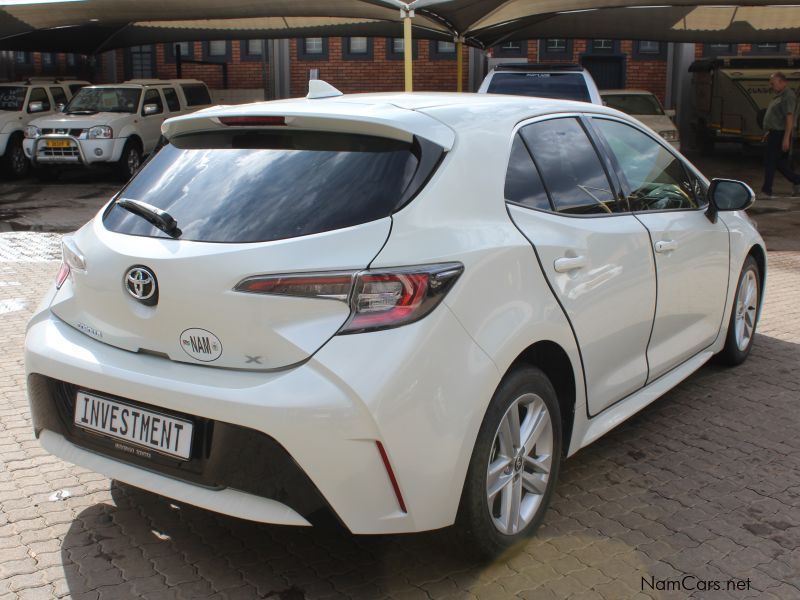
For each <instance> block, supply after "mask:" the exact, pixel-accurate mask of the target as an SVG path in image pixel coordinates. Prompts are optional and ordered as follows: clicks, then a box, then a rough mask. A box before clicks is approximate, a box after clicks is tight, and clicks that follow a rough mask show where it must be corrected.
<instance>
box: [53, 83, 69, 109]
mask: <svg viewBox="0 0 800 600" xmlns="http://www.w3.org/2000/svg"><path fill="white" fill-rule="evenodd" d="M50 94H52V96H53V102H55V103H56V104H63V105H64V106H66V105H67V93H66V92H65V91H64V90H63V88H60V87H51V88H50Z"/></svg>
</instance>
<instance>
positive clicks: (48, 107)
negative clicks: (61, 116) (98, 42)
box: [0, 78, 91, 177]
mask: <svg viewBox="0 0 800 600" xmlns="http://www.w3.org/2000/svg"><path fill="white" fill-rule="evenodd" d="M87 85H91V84H90V83H89V82H88V81H78V80H76V79H53V78H41V79H35V78H31V79H28V80H27V81H16V82H12V83H3V84H0V157H2V162H3V167H4V170H5V171H6V173H7V174H9V175H11V176H12V177H22V176H23V175H26V174H27V173H28V169H29V167H30V163H29V162H28V159H27V158H26V157H25V154H24V152H23V150H22V140H23V135H24V132H25V127H27V125H28V123H30V121H31V120H32V119H35V118H37V117H41V116H43V115H50V114H53V113H55V112H56V111H57V110H60V109H61V108H63V107H64V106H65V105H66V104H67V102H69V99H70V98H72V96H73V94H75V92H77V91H78V90H79V89H81V88H82V87H84V86H87Z"/></svg>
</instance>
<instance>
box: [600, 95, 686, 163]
mask: <svg viewBox="0 0 800 600" xmlns="http://www.w3.org/2000/svg"><path fill="white" fill-rule="evenodd" d="M600 97H601V98H602V99H603V104H605V105H606V106H610V107H611V108H615V109H617V110H620V111H622V112H624V113H627V114H629V115H630V116H632V117H636V118H637V119H639V120H640V121H641V122H642V123H644V124H645V125H647V126H648V127H649V128H650V129H652V130H653V131H655V132H656V133H658V135H660V136H661V137H662V138H664V139H665V140H666V141H668V142H669V143H670V144H672V146H673V147H674V148H675V149H676V150H680V148H681V139H680V134H679V133H678V128H677V126H676V125H675V122H674V121H673V120H672V119H674V118H675V111H674V110H665V109H664V106H663V105H662V104H661V101H660V100H659V99H658V97H657V96H656V95H655V94H653V93H652V92H648V91H647V90H603V91H602V92H600Z"/></svg>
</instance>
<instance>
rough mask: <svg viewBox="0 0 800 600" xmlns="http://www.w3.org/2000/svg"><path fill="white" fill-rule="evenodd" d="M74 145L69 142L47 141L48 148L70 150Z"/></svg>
mask: <svg viewBox="0 0 800 600" xmlns="http://www.w3.org/2000/svg"><path fill="white" fill-rule="evenodd" d="M70 146H72V143H71V142H70V141H69V140H47V147H48V148H69V147H70Z"/></svg>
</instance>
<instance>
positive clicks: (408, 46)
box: [402, 8, 414, 92]
mask: <svg viewBox="0 0 800 600" xmlns="http://www.w3.org/2000/svg"><path fill="white" fill-rule="evenodd" d="M402 15H403V51H404V54H405V57H404V60H405V71H406V91H407V92H411V91H413V89H414V66H413V65H414V63H413V62H412V61H413V58H414V48H413V47H412V41H411V18H412V17H413V16H414V11H413V10H410V9H409V8H405V9H403V10H402Z"/></svg>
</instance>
